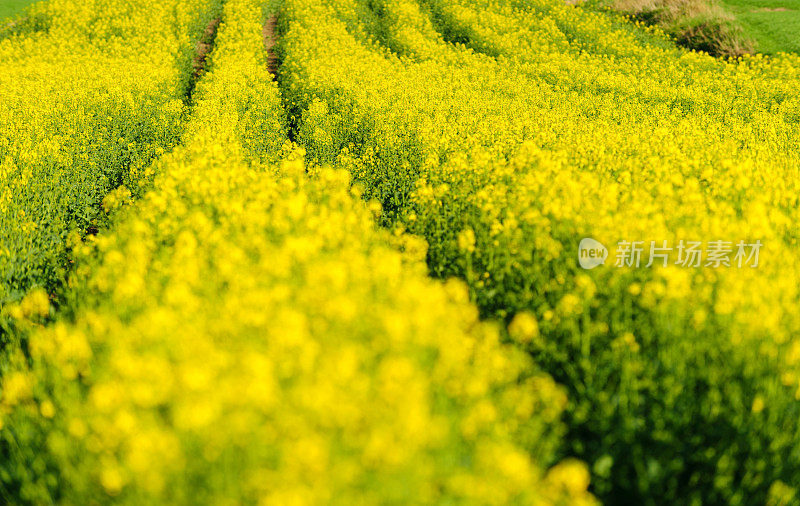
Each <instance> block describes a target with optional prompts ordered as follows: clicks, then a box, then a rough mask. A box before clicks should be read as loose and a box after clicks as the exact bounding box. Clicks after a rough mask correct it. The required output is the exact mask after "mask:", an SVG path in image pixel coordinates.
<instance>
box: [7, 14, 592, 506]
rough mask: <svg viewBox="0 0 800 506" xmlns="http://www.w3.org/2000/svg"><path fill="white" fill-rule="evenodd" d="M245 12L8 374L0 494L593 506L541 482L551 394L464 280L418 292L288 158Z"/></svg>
mask: <svg viewBox="0 0 800 506" xmlns="http://www.w3.org/2000/svg"><path fill="white" fill-rule="evenodd" d="M260 7H261V3H260V2H258V1H256V0H229V1H228V2H227V3H226V6H225V10H224V16H223V20H222V24H221V26H220V29H219V35H218V37H217V41H216V48H215V50H214V52H213V54H212V55H211V67H210V69H209V72H208V73H207V74H206V75H205V76H204V77H203V78H202V79H201V80H200V82H199V83H198V84H197V88H196V90H195V91H194V93H193V101H194V106H193V110H192V113H191V116H190V118H189V120H188V123H187V125H186V132H185V135H184V136H183V142H182V145H181V146H180V147H178V148H176V149H175V150H174V151H173V152H172V153H170V154H167V155H164V156H163V157H161V158H160V159H159V160H158V161H157V162H156V164H155V165H154V166H153V171H152V172H153V173H154V174H155V178H154V180H153V182H152V189H151V190H150V191H149V192H147V193H146V194H145V195H144V196H143V197H142V198H141V199H140V200H138V201H137V202H135V203H133V204H132V205H125V206H122V205H120V204H121V203H122V202H126V201H128V200H129V196H128V195H129V194H128V191H127V190H126V189H124V188H122V187H120V189H119V190H116V191H115V192H113V193H111V194H110V195H109V196H108V197H106V198H105V200H104V202H105V208H106V210H107V211H108V212H109V214H110V215H111V216H112V217H113V218H112V224H111V225H112V228H111V229H110V230H108V231H105V232H101V233H100V234H99V235H98V236H96V237H89V238H88V239H87V240H86V241H85V242H81V243H80V244H77V245H76V246H75V260H76V268H75V271H74V273H73V275H72V276H71V278H70V284H71V292H70V300H69V301H68V302H69V303H70V304H71V305H70V312H71V314H72V316H68V317H65V318H63V319H61V320H60V321H57V322H55V323H53V324H52V325H50V326H49V327H48V328H46V329H41V330H38V331H34V332H32V333H31V335H30V338H29V346H28V351H29V357H26V358H25V359H23V358H19V357H17V358H19V359H18V360H16V361H14V362H12V365H11V366H12V369H11V372H9V373H7V374H5V375H4V378H3V383H2V396H1V397H0V420H2V429H0V438H2V445H1V446H0V451H2V452H3V453H2V456H3V459H2V460H0V480H2V481H3V490H4V491H11V493H13V494H16V495H15V497H17V498H19V500H20V501H21V502H30V503H37V504H40V503H49V502H58V503H60V504H76V505H78V504H92V503H112V502H113V503H114V504H256V503H257V504H280V505H284V504H392V503H393V504H432V503H442V504H455V503H464V504H509V503H519V504H578V503H581V504H593V503H594V500H593V498H592V496H591V495H589V494H588V493H587V487H588V483H587V482H586V480H585V477H586V473H585V470H584V469H583V467H581V466H582V465H580V464H576V463H574V462H572V461H567V462H566V463H565V464H563V465H562V467H556V468H554V469H553V470H552V471H550V472H548V470H547V467H548V466H550V465H551V464H554V463H555V462H554V461H555V460H556V457H557V455H556V453H555V449H556V448H557V445H558V438H559V436H560V434H561V431H562V429H561V423H560V416H561V414H562V412H563V409H564V407H565V403H566V399H565V396H564V392H563V390H562V388H561V387H559V386H558V385H556V383H555V382H554V381H553V380H552V379H551V378H550V377H548V376H546V375H544V374H542V373H541V372H538V371H537V370H536V369H535V368H534V367H533V365H532V363H531V361H530V357H528V356H527V354H525V353H523V352H521V351H519V350H516V351H515V350H514V349H513V348H511V347H509V346H508V345H504V344H502V343H501V333H500V331H499V328H498V326H496V325H493V324H491V323H483V322H480V321H479V315H478V312H477V310H476V308H475V307H474V306H473V305H472V304H471V303H470V301H469V299H468V296H467V288H466V286H465V285H464V283H463V282H461V281H455V280H453V281H449V282H448V283H446V284H445V283H441V282H438V281H435V280H431V279H430V278H429V277H428V276H427V270H426V267H425V265H424V263H423V262H421V259H422V257H423V255H424V250H425V248H424V245H421V244H420V241H421V239H419V238H413V237H404V238H398V237H397V236H396V235H394V234H393V233H392V232H390V231H388V230H382V229H380V228H377V227H376V222H375V216H376V215H377V214H378V211H379V210H380V205H379V204H377V203H373V204H366V203H363V202H362V201H361V200H360V199H358V198H357V197H355V196H354V195H353V192H352V191H351V189H350V181H351V176H350V174H349V173H348V172H347V171H346V170H344V169H342V168H331V167H320V166H317V165H309V166H305V165H304V163H303V161H302V159H303V156H304V153H303V151H302V150H301V149H300V148H298V147H297V146H294V145H293V144H292V143H291V142H289V141H288V140H287V138H286V135H285V131H284V125H285V122H286V118H285V117H284V114H283V112H282V110H281V97H280V95H279V91H278V86H277V84H276V83H275V82H274V81H272V80H271V78H270V75H269V73H268V71H267V66H266V61H265V55H264V54H263V45H262V34H261V29H262V26H261V21H262V20H263V15H262V10H261V8H260ZM421 252H422V253H421ZM39 302H41V301H39ZM23 305H25V302H23ZM32 307H34V308H39V309H41V308H40V307H39V306H38V302H37V303H36V304H33V305H32ZM41 307H44V305H42V306H41Z"/></svg>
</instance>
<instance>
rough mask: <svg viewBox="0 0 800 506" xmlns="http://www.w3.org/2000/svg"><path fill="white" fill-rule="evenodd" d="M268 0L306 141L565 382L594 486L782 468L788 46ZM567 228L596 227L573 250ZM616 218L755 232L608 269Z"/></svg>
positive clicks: (682, 233)
mask: <svg viewBox="0 0 800 506" xmlns="http://www.w3.org/2000/svg"><path fill="white" fill-rule="evenodd" d="M286 4H287V8H286V9H285V10H284V14H285V19H284V21H283V22H284V24H285V26H286V34H285V36H284V38H283V42H282V50H283V54H284V55H285V57H284V60H283V67H282V74H281V85H282V89H283V90H284V93H285V96H286V101H287V103H291V104H294V114H295V115H296V117H297V118H298V120H297V125H296V133H297V139H298V142H299V143H300V144H301V145H302V146H303V147H304V148H305V149H306V151H307V156H308V159H309V160H311V161H321V162H325V163H331V164H334V165H337V166H341V167H345V168H348V169H349V170H350V171H351V173H352V174H353V175H354V178H355V180H356V182H357V184H358V185H359V186H360V188H363V195H364V197H365V198H367V199H375V198H377V199H378V200H380V201H381V202H382V203H383V206H384V213H383V215H382V217H381V221H382V223H383V224H385V225H387V226H390V227H391V228H393V229H400V230H404V231H405V230H407V231H409V232H412V233H415V234H419V235H421V236H424V237H425V238H426V239H427V241H428V244H429V249H428V264H429V267H430V270H431V273H432V274H433V275H435V276H439V277H449V276H452V275H458V276H460V277H462V278H463V279H464V280H466V281H467V282H468V284H469V287H470V293H471V295H472V297H473V298H474V300H475V301H476V302H477V304H478V306H479V307H480V309H481V312H482V314H483V315H484V316H492V317H496V318H499V319H502V320H503V321H506V322H510V323H511V327H510V328H509V329H508V330H509V333H510V337H511V338H512V339H513V340H515V341H518V342H520V343H521V344H522V345H523V346H524V347H525V349H527V350H529V351H530V352H531V353H532V354H533V356H534V357H535V359H536V361H537V363H538V364H539V365H540V366H542V367H543V368H544V369H545V370H546V371H547V372H549V373H551V374H552V375H553V376H554V377H555V379H556V380H557V381H559V382H560V383H562V384H563V385H565V386H566V387H567V388H568V389H569V390H568V397H569V402H570V405H569V406H568V408H567V417H566V420H567V423H568V425H569V431H568V433H567V435H566V438H565V440H564V441H563V446H562V451H563V452H564V453H565V454H567V455H573V456H576V457H578V458H579V459H581V460H583V461H585V462H586V463H588V464H589V466H590V469H592V472H593V473H594V476H593V479H592V484H593V487H594V490H595V491H596V492H597V493H598V494H599V495H600V496H601V498H605V499H608V500H609V501H611V502H615V503H626V504H627V503H630V504H663V503H679V504H693V503H694V504H700V503H703V504H710V503H724V504H759V503H764V502H766V500H767V498H768V496H769V494H770V490H773V491H774V490H783V488H782V487H787V488H789V490H790V491H791V487H792V486H794V485H796V484H797V483H800V453H799V452H798V449H800V422H798V413H800V405H799V404H798V400H797V392H799V391H800V390H798V387H800V385H798V378H800V374H798V370H797V367H798V364H797V358H796V354H795V353H793V350H795V347H796V344H795V343H797V342H798V335H800V318H798V315H799V314H800V311H798V309H800V307H799V306H798V300H800V299H798V295H799V293H798V284H797V279H800V271H799V270H798V269H800V267H799V266H800V261H798V260H800V256H798V253H797V245H798V233H797V232H798V228H797V223H798V219H799V218H800V214H798V213H799V212H800V211H798V209H800V207H798V205H797V204H798V200H797V195H798V191H799V190H800V178H798V168H800V128H798V127H799V126H800V98H799V97H798V94H797V89H798V86H799V85H800V58H799V57H798V56H796V55H782V56H778V57H775V58H766V57H762V56H755V57H747V58H744V59H739V60H731V61H723V60H717V59H714V58H711V57H709V56H708V55H705V54H701V53H696V52H688V51H684V50H680V49H677V48H676V47H675V46H674V45H673V44H671V43H670V41H669V40H668V39H666V38H665V36H664V35H663V34H662V33H659V31H658V30H652V29H649V30H642V29H641V28H640V27H638V26H634V25H632V24H629V23H628V22H627V21H625V20H624V19H622V18H620V17H617V16H614V15H610V14H607V13H603V12H596V11H593V10H592V9H591V7H586V6H574V5H568V3H565V2H562V1H560V0H524V1H521V0H370V1H366V0H364V1H352V0H312V1H309V0H288V1H287V2H286ZM587 237H589V238H594V239H596V240H597V241H599V242H600V243H602V244H605V245H606V246H608V247H609V259H608V261H607V262H606V265H604V266H601V267H598V268H596V269H594V270H591V271H583V270H582V269H581V268H580V266H579V265H578V261H577V260H578V246H579V242H580V241H581V239H582V238H587ZM625 240H627V241H643V242H644V244H647V245H649V244H650V242H651V241H654V242H656V243H658V244H662V241H668V242H669V243H670V244H672V245H673V246H675V245H677V244H678V243H679V241H680V240H686V241H702V242H703V244H704V245H705V244H706V243H710V242H713V241H730V242H733V243H734V244H735V243H736V242H738V241H747V242H755V241H761V243H762V244H763V249H762V250H761V258H760V260H761V261H760V263H759V266H758V268H750V267H746V268H738V267H737V266H736V265H733V266H731V267H725V266H722V267H720V268H714V267H709V266H706V265H702V266H700V268H688V267H683V266H680V265H675V260H676V259H675V257H674V256H673V258H672V261H671V262H670V265H669V266H668V267H659V266H658V264H657V265H654V266H651V267H648V268H645V264H646V258H645V257H643V258H645V261H644V262H642V265H641V266H640V268H638V269H636V268H633V267H624V268H616V267H614V265H613V264H614V259H615V258H616V257H617V254H618V253H619V248H617V247H616V246H617V244H618V243H619V242H620V241H625ZM647 253H649V251H647V252H646V253H645V254H647ZM705 261H706V258H705V257H703V262H704V263H705ZM518 313H519V314H518ZM515 315H516V316H515ZM534 323H535V324H536V326H535V327H534ZM534 328H537V329H538V335H539V336H540V337H537V331H535V330H534ZM777 483H780V484H781V485H780V487H778V485H775V484H777ZM776 487H778V488H776Z"/></svg>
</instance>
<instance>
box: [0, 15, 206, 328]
mask: <svg viewBox="0 0 800 506" xmlns="http://www.w3.org/2000/svg"><path fill="white" fill-rule="evenodd" d="M218 4H219V2H218V1H216V0H168V1H163V2H150V1H148V0H113V1H103V2H100V1H83V0H81V1H77V0H51V1H48V2H38V3H36V4H35V5H33V6H31V8H30V9H29V11H28V13H27V14H26V15H25V17H23V18H21V19H19V20H18V21H17V22H16V23H14V25H13V28H12V29H10V31H4V32H3V33H2V34H0V69H1V70H0V97H2V107H0V308H3V309H6V308H7V306H10V305H12V304H14V303H17V302H19V301H20V300H21V299H22V297H23V296H24V294H25V293H26V292H27V291H28V290H30V289H32V288H35V287H38V288H40V289H44V290H47V291H49V292H52V291H53V290H55V288H56V287H57V285H58V283H59V281H60V280H62V279H63V277H64V275H65V272H66V267H67V263H68V262H67V259H66V257H67V252H68V249H69V244H68V242H67V238H68V237H69V235H70V234H71V233H74V232H76V233H79V234H84V233H85V232H86V230H87V229H89V228H91V227H97V226H98V224H100V223H102V221H103V215H102V211H101V206H100V203H101V201H102V200H103V198H104V197H105V195H106V194H107V193H108V192H109V191H111V190H112V189H113V188H115V187H116V186H118V185H119V184H120V182H121V181H128V182H129V181H132V180H136V179H138V171H140V170H141V169H142V168H144V167H145V166H147V165H149V164H150V163H151V162H152V160H153V159H154V158H155V157H156V156H158V155H160V154H162V153H163V152H164V151H165V150H168V149H170V148H171V147H172V146H173V145H174V144H175V142H176V141H177V139H178V136H179V134H180V127H181V122H182V119H181V117H182V114H183V112H184V105H183V102H182V100H183V98H184V97H185V95H186V91H187V88H188V86H189V76H191V73H190V71H188V70H187V69H191V64H192V58H193V57H194V41H195V40H197V39H198V38H199V36H200V33H202V30H203V29H204V28H205V26H206V25H207V24H208V22H209V21H210V20H211V19H212V18H213V17H214V16H215V15H216V14H215V12H216V11H217V10H218V7H219V5H218ZM131 188H132V189H133V188H134V187H131ZM2 312H3V313H6V314H5V315H0V340H2V341H4V340H6V338H5V336H6V334H7V331H8V330H9V329H8V323H9V322H8V318H7V316H8V315H7V311H2Z"/></svg>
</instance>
